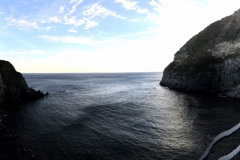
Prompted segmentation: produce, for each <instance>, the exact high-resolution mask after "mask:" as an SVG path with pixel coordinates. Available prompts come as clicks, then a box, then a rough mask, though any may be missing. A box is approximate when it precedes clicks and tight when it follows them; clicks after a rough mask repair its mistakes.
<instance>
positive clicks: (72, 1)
mask: <svg viewBox="0 0 240 160" xmlns="http://www.w3.org/2000/svg"><path fill="white" fill-rule="evenodd" d="M76 1H77V0H71V1H70V2H69V3H74V2H76Z"/></svg>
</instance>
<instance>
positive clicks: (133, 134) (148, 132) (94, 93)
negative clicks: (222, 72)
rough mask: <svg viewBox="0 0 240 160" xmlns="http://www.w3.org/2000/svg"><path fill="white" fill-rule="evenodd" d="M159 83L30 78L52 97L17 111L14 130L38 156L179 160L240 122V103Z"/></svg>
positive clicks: (145, 78)
mask: <svg viewBox="0 0 240 160" xmlns="http://www.w3.org/2000/svg"><path fill="white" fill-rule="evenodd" d="M71 76H72V77H71ZM159 79H161V76H159V74H158V73H151V74H150V73H149V74H140V73H138V74H126V75H125V74H108V75H107V74H106V75H105V74H103V75H101V74H97V75H91V74H89V75H87V74H85V75H84V74H74V75H71V74H68V75H63V74H61V75H57V74H56V75H43V76H41V75H27V77H26V80H27V81H28V83H29V85H30V86H33V87H34V86H38V87H39V88H38V89H40V90H47V91H48V92H50V93H51V94H50V96H48V97H47V98H45V99H42V100H40V101H36V102H31V103H28V104H25V105H24V106H23V107H22V109H18V110H16V111H14V112H12V113H11V114H10V115H9V117H8V122H9V126H11V130H12V132H18V137H19V141H21V143H22V144H24V146H25V148H26V150H28V151H29V154H34V155H35V157H34V159H44V160H48V159H149V160H151V159H176V160H177V159H199V158H200V157H201V155H202V154H203V153H204V151H205V149H206V148H207V147H208V145H209V144H210V143H211V141H212V140H213V138H214V137H215V136H216V135H218V134H219V133H221V132H223V131H225V130H227V129H229V128H231V127H232V126H234V125H236V124H237V123H239V122H240V107H239V102H240V101H238V100H230V99H225V98H219V97H216V96H213V95H204V94H193V93H182V92H176V91H172V90H168V89H166V88H164V87H161V86H159V84H158V83H159ZM227 153H229V152H227ZM221 154H222V152H221ZM222 156H223V155H222ZM21 158H22V157H21ZM210 158H211V157H210ZM22 159H24V157H23V158H22Z"/></svg>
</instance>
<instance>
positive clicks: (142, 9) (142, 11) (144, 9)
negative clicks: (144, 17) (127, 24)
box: [137, 8, 149, 14]
mask: <svg viewBox="0 0 240 160" xmlns="http://www.w3.org/2000/svg"><path fill="white" fill-rule="evenodd" d="M148 12H149V11H148V9H146V8H138V9H137V13H140V14H145V13H148Z"/></svg>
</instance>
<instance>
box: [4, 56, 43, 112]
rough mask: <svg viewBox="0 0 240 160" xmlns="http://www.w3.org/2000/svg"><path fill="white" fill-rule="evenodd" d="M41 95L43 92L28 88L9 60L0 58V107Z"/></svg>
mask: <svg viewBox="0 0 240 160" xmlns="http://www.w3.org/2000/svg"><path fill="white" fill-rule="evenodd" d="M42 97H44V93H42V92H41V91H35V90H34V89H32V88H29V87H28V85H27V83H26V81H25V79H24V78H23V76H22V74H21V73H19V72H17V71H16V70H15V68H14V67H13V65H12V64H11V63H10V62H8V61H4V60H0V109H7V108H10V107H14V106H17V105H19V104H20V103H22V102H25V101H29V100H34V99H38V98H42Z"/></svg>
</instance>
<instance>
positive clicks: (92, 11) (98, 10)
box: [83, 3, 126, 19]
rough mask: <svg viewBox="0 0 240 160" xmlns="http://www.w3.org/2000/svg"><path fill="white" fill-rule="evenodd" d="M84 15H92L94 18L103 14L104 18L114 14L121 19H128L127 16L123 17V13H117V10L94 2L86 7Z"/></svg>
mask: <svg viewBox="0 0 240 160" xmlns="http://www.w3.org/2000/svg"><path fill="white" fill-rule="evenodd" d="M83 15H85V16H90V18H94V17H97V16H101V17H103V18H105V17H108V16H113V17H115V18H119V19H126V17H123V16H121V15H117V14H116V13H115V12H112V11H110V10H108V9H106V8H105V7H103V6H101V5H99V4H98V3H94V4H92V5H89V6H86V7H84V11H83Z"/></svg>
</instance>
